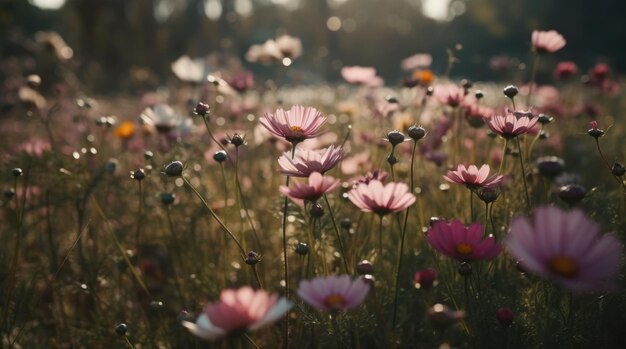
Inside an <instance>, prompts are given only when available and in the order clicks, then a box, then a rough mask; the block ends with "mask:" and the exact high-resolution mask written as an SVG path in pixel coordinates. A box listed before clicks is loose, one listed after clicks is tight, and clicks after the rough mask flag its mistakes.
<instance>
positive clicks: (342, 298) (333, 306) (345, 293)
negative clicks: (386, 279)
mask: <svg viewBox="0 0 626 349" xmlns="http://www.w3.org/2000/svg"><path fill="white" fill-rule="evenodd" d="M369 290H370V286H369V285H368V284H367V283H366V282H365V281H363V280H362V279H355V280H351V279H350V276H349V275H341V276H335V275H331V276H322V277H317V278H315V279H312V280H302V281H300V285H299V286H298V291H297V293H298V296H300V298H302V300H304V301H305V302H306V303H307V304H309V305H311V306H312V307H315V308H317V309H319V310H325V311H339V310H350V309H353V308H356V307H357V306H359V305H361V303H363V301H364V300H365V297H367V294H368V293H369Z"/></svg>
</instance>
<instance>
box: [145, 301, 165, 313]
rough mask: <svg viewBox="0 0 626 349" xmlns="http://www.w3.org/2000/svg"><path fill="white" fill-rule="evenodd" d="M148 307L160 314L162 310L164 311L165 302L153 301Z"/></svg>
mask: <svg viewBox="0 0 626 349" xmlns="http://www.w3.org/2000/svg"><path fill="white" fill-rule="evenodd" d="M148 307H149V308H150V310H151V311H153V312H155V313H156V312H159V311H160V310H161V309H163V302H161V301H152V302H150V304H149V305H148Z"/></svg>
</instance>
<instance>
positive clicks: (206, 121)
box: [202, 116, 228, 153]
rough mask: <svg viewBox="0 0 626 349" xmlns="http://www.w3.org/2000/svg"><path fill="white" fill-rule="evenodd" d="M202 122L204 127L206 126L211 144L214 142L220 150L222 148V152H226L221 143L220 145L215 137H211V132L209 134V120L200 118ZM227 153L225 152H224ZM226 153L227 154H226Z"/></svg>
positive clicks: (204, 117)
mask: <svg viewBox="0 0 626 349" xmlns="http://www.w3.org/2000/svg"><path fill="white" fill-rule="evenodd" d="M202 120H203V121H204V126H206V130H207V132H208V133H209V137H211V139H212V140H213V142H215V144H217V145H218V146H219V147H220V148H222V150H223V151H226V148H225V147H224V145H222V143H220V142H219V141H218V140H217V139H215V137H214V136H213V132H211V127H209V120H207V117H206V116H203V117H202ZM226 152H227V151H226ZM227 153H228V152H227Z"/></svg>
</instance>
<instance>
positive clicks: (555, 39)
mask: <svg viewBox="0 0 626 349" xmlns="http://www.w3.org/2000/svg"><path fill="white" fill-rule="evenodd" d="M531 43H532V45H533V50H534V51H535V52H537V53H539V54H542V53H553V52H556V51H558V50H560V49H562V48H563V47H564V46H565V44H566V41H565V39H564V38H563V36H562V35H561V34H559V32H557V31H556V30H550V31H540V30H535V31H533V34H532V40H531Z"/></svg>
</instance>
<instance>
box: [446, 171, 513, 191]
mask: <svg viewBox="0 0 626 349" xmlns="http://www.w3.org/2000/svg"><path fill="white" fill-rule="evenodd" d="M443 178H444V179H445V180H447V181H448V182H452V183H456V184H464V185H465V186H466V187H467V188H468V189H470V190H473V189H477V188H485V187H493V186H496V185H498V184H500V182H502V180H503V179H504V177H503V176H499V175H493V176H491V177H489V165H482V166H481V167H480V169H479V168H478V167H476V165H470V166H469V167H467V168H466V167H465V165H459V166H457V168H456V170H455V171H448V173H447V174H445V175H444V176H443Z"/></svg>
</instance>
